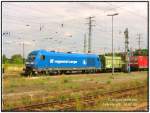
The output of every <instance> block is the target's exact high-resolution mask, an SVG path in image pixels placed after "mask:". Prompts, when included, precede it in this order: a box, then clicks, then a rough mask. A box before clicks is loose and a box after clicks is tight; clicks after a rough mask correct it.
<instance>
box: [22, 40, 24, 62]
mask: <svg viewBox="0 0 150 113" xmlns="http://www.w3.org/2000/svg"><path fill="white" fill-rule="evenodd" d="M22 52H23V53H22V57H23V58H22V61H23V64H24V42H23V43H22Z"/></svg>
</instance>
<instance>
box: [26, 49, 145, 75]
mask: <svg viewBox="0 0 150 113" xmlns="http://www.w3.org/2000/svg"><path fill="white" fill-rule="evenodd" d="M135 59H137V60H135ZM138 59H139V60H138ZM141 59H142V60H141ZM141 62H144V64H142V63H141ZM141 64H142V66H139V65H141ZM123 65H124V60H123V59H122V57H120V56H115V57H114V68H115V71H121V70H122V68H123ZM130 66H131V68H133V67H136V68H141V67H142V68H147V67H148V66H147V57H144V56H143V57H142V56H139V57H134V56H132V57H131V63H130ZM111 69H112V57H111V56H104V55H95V54H79V53H71V52H69V53H64V52H55V51H46V50H36V51H32V52H31V53H30V54H29V55H28V57H27V60H26V66H25V69H24V74H25V75H36V74H46V75H51V74H67V73H77V72H79V73H98V72H104V71H105V72H106V71H110V70H111Z"/></svg>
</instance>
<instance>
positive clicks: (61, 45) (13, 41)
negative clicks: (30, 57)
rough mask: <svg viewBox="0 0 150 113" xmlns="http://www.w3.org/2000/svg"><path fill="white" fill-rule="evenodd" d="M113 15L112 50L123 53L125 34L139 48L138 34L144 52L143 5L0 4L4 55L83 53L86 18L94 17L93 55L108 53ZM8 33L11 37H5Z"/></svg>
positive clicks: (144, 17) (144, 20)
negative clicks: (126, 32) (113, 15)
mask: <svg viewBox="0 0 150 113" xmlns="http://www.w3.org/2000/svg"><path fill="white" fill-rule="evenodd" d="M114 12H117V13H119V15H117V16H115V17H114V49H115V51H116V52H117V51H123V50H124V41H125V39H124V31H125V29H126V28H128V30H129V41H130V42H129V43H130V47H131V48H133V49H137V48H138V42H137V41H138V40H137V39H136V38H137V37H138V35H137V34H141V41H142V42H141V48H147V3H146V2H3V4H2V31H3V34H4V35H3V37H2V38H3V54H6V56H7V57H10V56H11V55H13V54H22V50H23V48H22V42H24V43H25V56H27V54H28V53H29V52H31V51H32V50H37V49H46V50H56V51H65V52H66V51H74V52H83V47H84V43H83V42H84V34H86V36H87V38H88V27H89V26H88V24H86V23H88V19H86V18H88V17H89V16H94V17H95V18H93V20H95V21H93V25H95V26H93V27H92V52H93V53H96V54H102V53H104V52H110V51H111V43H112V35H111V25H112V20H111V17H110V16H107V14H112V13H114ZM6 33H10V34H8V35H7V34H6Z"/></svg>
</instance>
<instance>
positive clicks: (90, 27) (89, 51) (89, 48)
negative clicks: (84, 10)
mask: <svg viewBox="0 0 150 113" xmlns="http://www.w3.org/2000/svg"><path fill="white" fill-rule="evenodd" d="M92 18H95V17H94V16H90V17H88V18H87V19H89V23H88V25H89V38H88V53H91V35H92V26H95V25H92V22H93V21H94V20H92Z"/></svg>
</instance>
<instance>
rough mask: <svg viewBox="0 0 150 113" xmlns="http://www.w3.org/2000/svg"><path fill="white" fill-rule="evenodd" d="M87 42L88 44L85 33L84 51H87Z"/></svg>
mask: <svg viewBox="0 0 150 113" xmlns="http://www.w3.org/2000/svg"><path fill="white" fill-rule="evenodd" d="M86 44H87V40H86V34H84V50H83V52H84V53H86Z"/></svg>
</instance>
